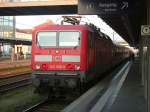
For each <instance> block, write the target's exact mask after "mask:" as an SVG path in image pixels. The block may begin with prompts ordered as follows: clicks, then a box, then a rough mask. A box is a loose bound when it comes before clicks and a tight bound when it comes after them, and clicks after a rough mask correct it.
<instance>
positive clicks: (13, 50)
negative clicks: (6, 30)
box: [11, 46, 15, 62]
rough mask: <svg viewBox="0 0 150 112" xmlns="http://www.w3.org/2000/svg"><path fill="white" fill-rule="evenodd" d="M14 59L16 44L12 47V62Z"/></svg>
mask: <svg viewBox="0 0 150 112" xmlns="http://www.w3.org/2000/svg"><path fill="white" fill-rule="evenodd" d="M14 59H15V48H14V46H12V49H11V62H14Z"/></svg>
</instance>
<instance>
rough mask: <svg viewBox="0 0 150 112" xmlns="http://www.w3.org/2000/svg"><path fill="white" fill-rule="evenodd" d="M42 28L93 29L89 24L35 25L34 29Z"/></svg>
mask: <svg viewBox="0 0 150 112" xmlns="http://www.w3.org/2000/svg"><path fill="white" fill-rule="evenodd" d="M42 29H55V30H63V29H64V30H68V29H70V30H90V31H92V28H90V27H89V26H88V25H49V24H44V25H39V26H36V27H34V30H42Z"/></svg>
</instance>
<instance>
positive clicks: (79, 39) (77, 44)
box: [74, 37, 80, 49]
mask: <svg viewBox="0 0 150 112" xmlns="http://www.w3.org/2000/svg"><path fill="white" fill-rule="evenodd" d="M79 45H80V37H78V44H77V45H75V46H74V49H76V48H77V47H78V46H79Z"/></svg>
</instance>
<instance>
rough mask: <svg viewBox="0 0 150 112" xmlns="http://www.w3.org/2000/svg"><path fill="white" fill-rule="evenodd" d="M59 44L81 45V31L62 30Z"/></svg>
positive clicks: (65, 45)
mask: <svg viewBox="0 0 150 112" xmlns="http://www.w3.org/2000/svg"><path fill="white" fill-rule="evenodd" d="M59 46H64V47H67V46H73V47H75V46H80V32H79V31H60V32H59Z"/></svg>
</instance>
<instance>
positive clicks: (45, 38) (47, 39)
mask: <svg viewBox="0 0 150 112" xmlns="http://www.w3.org/2000/svg"><path fill="white" fill-rule="evenodd" d="M56 34H57V32H56V31H42V32H38V33H37V45H38V46H39V47H52V46H56Z"/></svg>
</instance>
